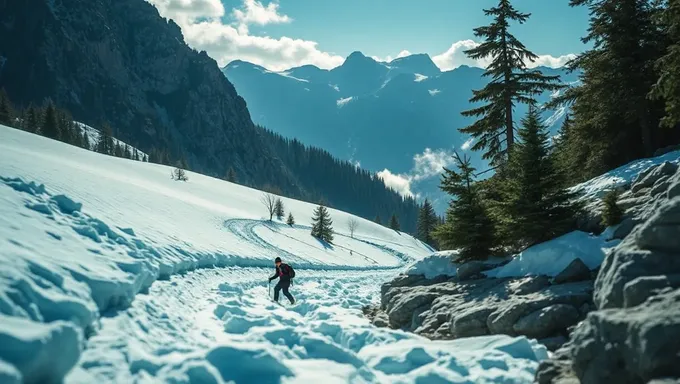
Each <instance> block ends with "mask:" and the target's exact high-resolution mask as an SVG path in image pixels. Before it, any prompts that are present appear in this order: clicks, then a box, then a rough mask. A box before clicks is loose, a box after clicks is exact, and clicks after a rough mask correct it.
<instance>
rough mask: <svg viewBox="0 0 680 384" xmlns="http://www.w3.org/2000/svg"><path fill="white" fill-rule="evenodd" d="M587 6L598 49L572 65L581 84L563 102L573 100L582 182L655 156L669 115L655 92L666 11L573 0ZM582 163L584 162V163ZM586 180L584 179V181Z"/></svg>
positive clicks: (633, 2) (627, 0)
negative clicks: (663, 121)
mask: <svg viewBox="0 0 680 384" xmlns="http://www.w3.org/2000/svg"><path fill="white" fill-rule="evenodd" d="M570 4H571V5H572V6H587V7H588V9H589V10H590V15H591V16H590V27H589V29H588V34H587V35H586V37H585V38H583V41H584V42H585V43H588V44H590V45H591V46H592V48H591V49H589V50H587V51H586V52H584V53H582V54H580V55H579V56H578V57H577V58H576V59H574V60H573V61H571V62H570V63H569V67H570V68H571V69H573V70H579V71H580V72H581V75H580V85H579V86H577V87H575V88H572V89H570V90H569V91H568V92H566V93H565V95H564V97H563V98H560V100H566V101H571V102H573V104H572V105H571V110H572V117H573V119H574V127H573V130H572V133H573V135H574V137H573V140H574V141H575V142H576V143H577V145H575V146H573V147H572V149H571V151H572V152H573V153H572V156H571V157H572V159H574V160H573V161H575V162H577V164H578V166H579V169H580V171H581V172H580V175H581V180H584V179H588V178H591V177H593V176H595V175H598V174H601V173H603V172H605V171H607V170H609V169H612V168H615V167H617V166H619V165H622V164H625V163H627V162H629V161H631V160H633V159H636V158H640V157H646V156H651V155H652V154H653V152H654V149H655V148H658V147H659V146H660V144H661V143H662V142H664V141H666V140H664V137H663V135H661V133H662V132H661V131H660V130H659V129H658V128H657V127H658V126H659V120H660V118H661V115H662V113H663V107H662V104H661V102H660V101H655V100H651V99H650V98H649V93H650V91H651V90H652V87H653V85H654V84H655V83H656V82H657V77H658V76H657V73H656V71H655V68H654V66H655V62H656V61H657V60H658V59H659V58H660V57H661V56H662V54H663V52H664V50H665V45H666V41H667V38H666V36H665V34H664V31H663V29H662V28H660V27H659V24H658V22H657V20H659V14H660V12H661V10H662V9H663V8H662V7H661V6H660V5H659V4H660V3H659V2H658V1H650V0H571V3H570ZM579 162H580V163H579ZM579 181H580V180H579Z"/></svg>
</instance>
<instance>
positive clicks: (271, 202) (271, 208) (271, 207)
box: [260, 192, 276, 221]
mask: <svg viewBox="0 0 680 384" xmlns="http://www.w3.org/2000/svg"><path fill="white" fill-rule="evenodd" d="M260 202H261V203H262V205H264V207H265V208H266V209H267V213H269V221H272V220H273V218H274V213H275V212H276V196H274V195H272V194H271V193H267V192H265V193H263V194H262V197H260Z"/></svg>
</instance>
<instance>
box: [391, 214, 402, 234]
mask: <svg viewBox="0 0 680 384" xmlns="http://www.w3.org/2000/svg"><path fill="white" fill-rule="evenodd" d="M390 228H391V229H394V230H395V231H399V230H400V229H401V225H400V224H399V219H398V218H397V215H396V214H394V213H393V214H392V217H391V218H390Z"/></svg>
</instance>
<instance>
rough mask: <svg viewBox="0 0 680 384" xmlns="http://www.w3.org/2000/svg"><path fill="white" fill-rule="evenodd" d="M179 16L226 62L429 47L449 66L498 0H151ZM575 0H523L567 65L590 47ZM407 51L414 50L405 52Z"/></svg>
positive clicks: (531, 34) (289, 62) (541, 38)
mask: <svg viewBox="0 0 680 384" xmlns="http://www.w3.org/2000/svg"><path fill="white" fill-rule="evenodd" d="M149 1H150V2H152V3H153V4H155V5H156V6H157V8H158V9H159V11H160V12H161V14H162V15H163V16H166V17H170V18H173V19H174V20H175V21H176V22H177V23H178V24H179V25H180V26H181V27H182V30H183V32H184V34H185V39H186V40H187V42H188V43H189V44H190V45H192V46H194V47H195V48H197V49H203V50H206V51H207V52H208V53H209V54H210V55H211V56H212V57H213V58H215V59H216V60H217V61H218V63H219V64H220V65H225V64H227V63H228V62H229V61H231V60H234V59H242V60H247V61H251V62H254V63H256V64H260V65H263V66H265V67H267V68H270V69H274V70H282V69H285V68H288V67H291V66H297V65H302V64H315V65H317V66H320V67H324V68H331V67H334V66H337V65H339V64H341V63H342V59H343V58H344V57H346V56H347V55H348V54H349V53H351V52H353V51H356V50H359V51H362V52H363V53H364V54H366V55H368V56H373V57H376V58H379V59H383V60H384V59H390V58H394V57H396V56H398V55H399V54H400V52H402V55H404V54H406V53H407V52H410V53H428V54H430V56H432V57H433V58H436V59H435V63H436V64H437V65H439V66H440V67H442V68H443V69H451V68H453V67H456V66H458V65H461V64H468V65H480V66H483V63H471V62H466V60H465V58H464V55H463V54H462V50H464V49H465V48H469V47H470V45H471V44H474V41H473V40H475V37H474V35H473V31H472V30H473V28H475V27H477V26H480V25H484V24H486V23H488V22H489V19H488V18H486V17H485V16H484V14H483V11H482V9H483V8H488V7H491V6H493V5H495V4H497V2H498V1H497V0H419V1H414V0H342V1H336V0H279V1H267V0H262V1H258V0H149ZM568 2H569V1H568V0H515V1H514V5H515V7H517V8H518V9H519V10H520V11H523V12H530V13H532V17H531V19H530V20H529V22H528V23H527V24H525V25H521V26H516V27H515V28H514V33H515V34H516V36H517V37H518V38H520V39H521V40H522V41H523V42H524V43H525V44H526V45H527V46H528V47H529V48H530V49H532V50H533V51H534V52H535V53H537V54H539V55H542V62H541V64H544V65H545V64H548V65H553V66H557V65H561V64H563V63H564V61H566V59H567V58H568V56H567V55H570V54H575V53H579V52H581V51H582V50H583V49H584V45H583V44H582V43H581V41H580V37H582V36H583V35H584V34H585V32H586V28H587V22H588V13H587V9H585V8H582V7H579V8H571V7H569V6H568ZM403 51H407V52H403Z"/></svg>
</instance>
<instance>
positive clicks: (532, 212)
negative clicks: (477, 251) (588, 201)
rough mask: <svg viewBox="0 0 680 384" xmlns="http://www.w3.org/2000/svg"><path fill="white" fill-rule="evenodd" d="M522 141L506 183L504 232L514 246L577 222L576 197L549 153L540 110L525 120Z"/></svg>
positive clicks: (540, 239)
mask: <svg viewBox="0 0 680 384" xmlns="http://www.w3.org/2000/svg"><path fill="white" fill-rule="evenodd" d="M519 137H520V142H518V143H517V145H516V146H515V148H514V149H513V154H512V156H511V160H510V163H509V165H508V174H509V175H511V176H510V177H508V178H506V180H505V182H504V192H505V199H503V201H502V203H501V204H502V211H503V213H504V215H502V222H501V223H502V227H503V229H504V231H503V233H504V234H506V235H508V238H509V239H510V240H511V241H512V243H513V244H512V245H514V246H517V247H520V248H521V247H526V246H530V245H533V244H536V243H540V242H543V241H546V240H550V239H552V238H554V237H556V236H559V235H562V234H564V233H565V232H567V231H568V230H570V229H571V228H572V227H573V225H574V224H575V214H576V211H575V207H574V206H573V204H572V203H571V201H572V200H573V198H574V197H575V196H574V195H572V194H571V193H569V192H568V191H567V190H566V189H565V187H566V185H565V182H564V180H563V178H562V176H561V174H560V173H559V172H558V171H557V169H556V167H555V165H554V162H553V159H552V158H551V157H550V156H549V153H548V150H549V147H548V144H549V143H548V132H547V128H546V127H545V126H544V125H543V123H542V122H541V117H540V114H539V112H538V110H537V109H536V108H534V107H531V108H530V110H529V113H527V116H526V117H525V118H524V119H523V120H522V128H521V129H520V130H519Z"/></svg>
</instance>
